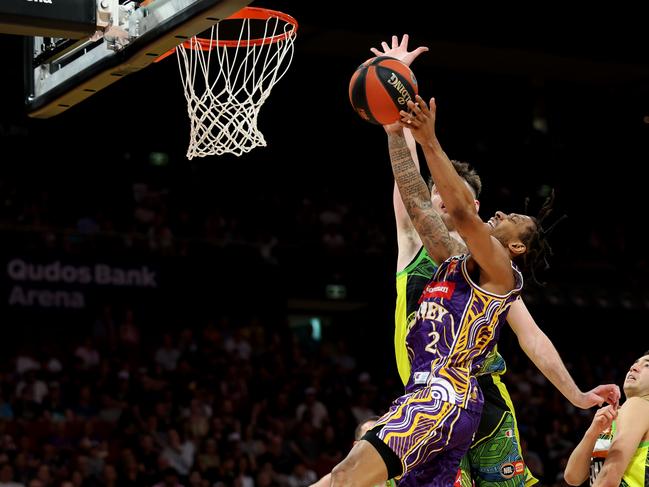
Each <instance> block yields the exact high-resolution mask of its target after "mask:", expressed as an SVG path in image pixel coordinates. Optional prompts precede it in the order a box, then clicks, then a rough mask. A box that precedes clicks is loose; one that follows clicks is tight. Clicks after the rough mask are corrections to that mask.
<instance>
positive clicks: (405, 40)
mask: <svg viewBox="0 0 649 487" xmlns="http://www.w3.org/2000/svg"><path fill="white" fill-rule="evenodd" d="M401 47H405V48H406V50H408V34H403V37H402V38H401Z"/></svg>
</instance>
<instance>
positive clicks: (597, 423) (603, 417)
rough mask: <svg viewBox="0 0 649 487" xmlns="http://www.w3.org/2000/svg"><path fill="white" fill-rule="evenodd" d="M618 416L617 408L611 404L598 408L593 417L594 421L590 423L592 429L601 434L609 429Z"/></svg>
mask: <svg viewBox="0 0 649 487" xmlns="http://www.w3.org/2000/svg"><path fill="white" fill-rule="evenodd" d="M615 418H617V408H616V407H614V406H611V405H608V406H606V407H603V408H601V409H598V410H597V412H596V413H595V416H594V417H593V422H592V423H591V425H590V428H589V429H590V430H591V431H592V432H593V433H595V434H597V435H599V434H601V433H603V432H605V431H607V430H608V429H609V428H610V427H611V424H612V423H613V420H614V419H615Z"/></svg>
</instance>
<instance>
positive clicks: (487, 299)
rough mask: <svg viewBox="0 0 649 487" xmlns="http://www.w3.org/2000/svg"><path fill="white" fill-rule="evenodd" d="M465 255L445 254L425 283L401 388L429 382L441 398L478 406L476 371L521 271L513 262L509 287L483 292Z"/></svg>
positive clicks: (518, 285)
mask: <svg viewBox="0 0 649 487" xmlns="http://www.w3.org/2000/svg"><path fill="white" fill-rule="evenodd" d="M468 257H469V256H468V255H459V256H455V257H451V258H449V259H447V260H446V261H445V262H444V263H443V264H442V265H441V266H440V267H439V269H438V270H437V272H436V273H435V276H434V277H433V280H432V281H430V282H429V283H428V284H427V285H426V287H425V288H424V292H423V293H422V295H421V298H420V299H419V309H418V311H417V315H416V320H415V322H414V324H413V325H412V327H411V328H410V329H409V330H408V334H407V336H406V343H407V347H408V352H409V355H410V361H411V367H412V369H411V374H410V380H409V381H408V385H407V386H406V392H412V391H414V390H416V389H418V388H420V387H422V386H433V388H434V389H435V390H436V391H437V393H438V394H439V395H440V396H439V398H440V399H441V400H442V401H446V402H449V403H452V404H456V405H457V406H459V407H461V408H465V409H471V410H480V409H481V408H482V403H483V398H482V392H481V391H480V388H479V387H478V383H477V381H476V378H475V375H476V374H478V373H479V372H480V369H481V367H482V365H483V362H484V360H485V358H486V356H487V354H488V353H489V352H490V351H491V350H492V349H493V348H494V346H495V345H496V342H497V341H498V336H499V334H500V325H501V324H502V323H504V322H505V320H506V318H507V312H508V311H509V306H510V305H511V303H512V302H513V301H514V300H515V299H516V297H517V296H518V294H519V293H520V290H521V288H522V286H523V277H522V275H521V273H520V271H519V270H518V269H517V268H516V266H515V265H514V264H513V263H512V272H513V273H514V276H515V285H514V289H513V290H512V291H510V292H509V293H507V294H505V295H497V294H493V293H490V292H487V291H485V290H484V289H482V288H480V287H479V286H478V285H477V284H476V283H474V282H473V281H472V280H471V278H470V277H469V273H468V271H467V268H466V262H467V259H468Z"/></svg>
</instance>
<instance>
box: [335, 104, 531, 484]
mask: <svg viewBox="0 0 649 487" xmlns="http://www.w3.org/2000/svg"><path fill="white" fill-rule="evenodd" d="M417 100H418V102H419V104H420V106H421V108H417V109H416V110H417V111H416V113H415V114H414V115H412V116H409V117H408V119H407V121H408V123H409V127H410V128H411V131H412V132H413V135H414V137H415V139H416V140H417V142H418V143H419V144H420V145H422V147H423V148H424V154H425V155H426V158H427V161H428V163H429V166H430V168H431V175H432V178H433V181H434V182H435V186H436V187H437V188H438V190H439V193H440V196H441V198H442V199H443V201H444V204H445V205H446V208H447V209H448V214H449V216H450V218H451V219H452V222H453V223H454V225H455V228H456V229H457V230H458V233H459V234H460V236H461V237H462V239H463V240H464V241H465V242H466V244H467V247H468V249H469V251H470V253H469V254H465V255H459V256H452V254H451V252H450V251H448V250H447V249H446V248H445V246H444V245H439V246H438V247H439V248H436V256H435V257H436V258H437V259H438V261H439V262H442V261H444V262H443V263H442V264H441V265H440V267H439V268H438V270H437V272H436V274H435V280H434V281H430V282H429V284H428V285H427V286H426V287H425V288H424V292H423V294H422V295H421V298H420V307H419V309H418V310H417V314H416V319H415V322H414V324H412V326H411V327H410V329H409V330H408V334H407V337H406V340H407V345H408V347H409V349H410V352H411V357H410V358H411V360H410V363H411V374H410V379H409V381H408V384H407V386H406V393H405V394H404V395H403V396H401V397H399V398H397V399H396V400H395V401H394V402H393V404H392V406H391V407H390V409H389V411H388V412H387V413H386V414H385V415H383V416H382V417H381V419H379V420H378V421H377V424H376V426H375V427H374V428H373V429H372V430H370V431H369V432H368V433H367V434H366V435H365V436H364V437H363V440H362V441H360V442H359V443H357V444H356V445H355V446H354V448H352V450H351V452H350V453H349V454H348V456H347V457H346V458H345V459H344V460H343V461H342V462H341V463H339V464H338V465H337V466H336V467H335V468H334V470H333V471H332V484H331V485H333V486H337V485H341V486H348V485H355V486H357V485H374V484H378V483H383V482H385V481H386V480H387V479H388V478H401V477H402V476H403V480H402V481H405V482H406V483H407V484H410V485H424V484H423V483H422V482H421V481H422V480H425V485H439V486H449V485H452V484H453V481H454V479H455V477H456V473H457V470H458V467H459V464H460V459H461V458H462V457H463V456H464V454H465V453H466V452H467V451H468V449H469V446H470V444H471V440H472V438H473V435H474V433H475V431H476V429H477V428H478V423H479V420H480V414H481V412H482V405H483V401H484V399H483V395H482V391H481V389H480V388H479V387H478V383H477V380H476V378H475V374H476V372H477V371H478V370H479V369H480V368H481V367H482V366H483V365H485V358H486V357H487V355H488V353H489V352H490V351H491V350H492V349H493V347H494V346H495V343H496V341H497V339H498V335H499V332H500V326H501V324H502V323H504V322H505V319H506V317H507V313H508V311H509V306H510V305H511V303H512V302H513V301H514V300H515V299H516V297H517V295H518V293H519V292H520V290H521V289H522V286H523V278H522V275H521V273H520V271H519V270H518V268H517V267H516V266H515V265H514V264H513V262H512V259H520V258H521V257H522V256H524V255H525V254H526V253H527V252H528V251H532V250H533V245H534V243H535V240H536V239H537V232H538V227H537V223H536V221H535V220H534V219H533V218H531V217H529V216H526V215H520V214H513V213H512V214H510V215H505V214H503V213H501V212H498V213H497V214H496V216H494V217H493V218H492V219H491V220H490V221H489V224H485V223H483V222H482V220H480V218H479V217H478V213H477V210H476V207H475V200H474V197H473V195H472V194H471V192H470V191H469V189H468V188H467V186H466V185H465V183H464V181H463V180H462V179H461V178H460V177H459V175H458V174H457V172H456V171H455V169H454V167H453V165H452V163H451V162H450V160H449V159H448V158H447V157H446V156H445V154H444V153H443V151H442V150H441V148H440V147H439V144H436V145H435V146H433V145H432V141H436V139H435V138H434V125H433V122H434V117H433V114H434V111H429V110H428V108H427V106H426V105H425V103H424V102H423V100H422V99H421V98H420V97H417ZM410 105H412V102H410V103H409V107H410ZM413 107H414V105H413V106H412V107H410V108H411V109H414V108H413ZM404 121H405V119H404ZM405 151H406V152H409V151H408V149H407V148H406V149H405ZM416 177H417V178H419V181H421V184H423V185H424V188H426V186H425V183H424V181H423V179H422V178H421V175H419V173H418V172H417V176H416ZM400 190H401V191H402V192H403V189H402V188H400ZM426 190H427V188H426ZM447 236H448V233H447ZM424 466H425V467H426V468H425V469H424V468H422V467H424ZM422 474H425V478H424V477H422ZM400 483H401V482H400Z"/></svg>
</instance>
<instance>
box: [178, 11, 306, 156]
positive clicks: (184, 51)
mask: <svg viewBox="0 0 649 487" xmlns="http://www.w3.org/2000/svg"><path fill="white" fill-rule="evenodd" d="M239 21H240V22H242V23H243V25H242V26H241V31H240V34H239V39H238V41H237V42H236V47H234V46H233V47H226V46H221V45H219V24H216V25H214V26H213V27H212V28H211V30H210V39H209V44H208V45H207V47H208V48H206V49H200V48H199V47H198V43H199V40H197V39H196V38H195V37H194V38H192V39H191V41H190V42H191V43H192V44H191V45H192V47H193V48H187V47H184V46H183V45H181V46H178V48H177V49H176V53H177V59H178V66H179V69H180V77H181V81H182V84H183V89H184V92H185V99H186V101H187V113H188V115H189V121H190V141H189V147H188V149H187V158H188V159H192V158H194V157H205V156H210V155H222V154H225V153H231V154H234V155H236V156H240V155H242V154H244V153H247V152H250V151H251V150H252V149H254V148H255V147H259V146H261V147H265V146H266V140H265V139H264V135H263V134H262V133H261V132H260V131H259V129H258V128H257V117H258V115H259V110H260V108H261V106H262V105H263V104H264V102H265V101H266V99H267V98H268V96H269V95H270V92H271V90H272V88H273V86H274V85H275V83H277V82H278V81H279V80H280V79H281V78H282V77H283V76H284V74H285V73H286V71H287V70H288V68H289V66H290V64H291V61H292V60H293V51H294V49H293V44H294V41H295V32H294V26H293V25H291V24H290V23H288V22H285V21H284V20H281V19H279V18H277V17H271V18H269V19H267V20H254V19H239ZM251 22H257V23H259V22H265V27H264V33H263V37H259V38H263V39H264V42H263V43H260V45H253V43H251V42H250V38H251ZM291 29H293V32H292V33H290V30H291ZM282 31H283V32H284V33H288V35H286V36H285V39H280V40H278V41H272V42H271V41H270V40H269V39H271V38H273V37H275V36H277V35H278V34H281V33H282ZM203 45H204V46H205V43H203Z"/></svg>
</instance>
